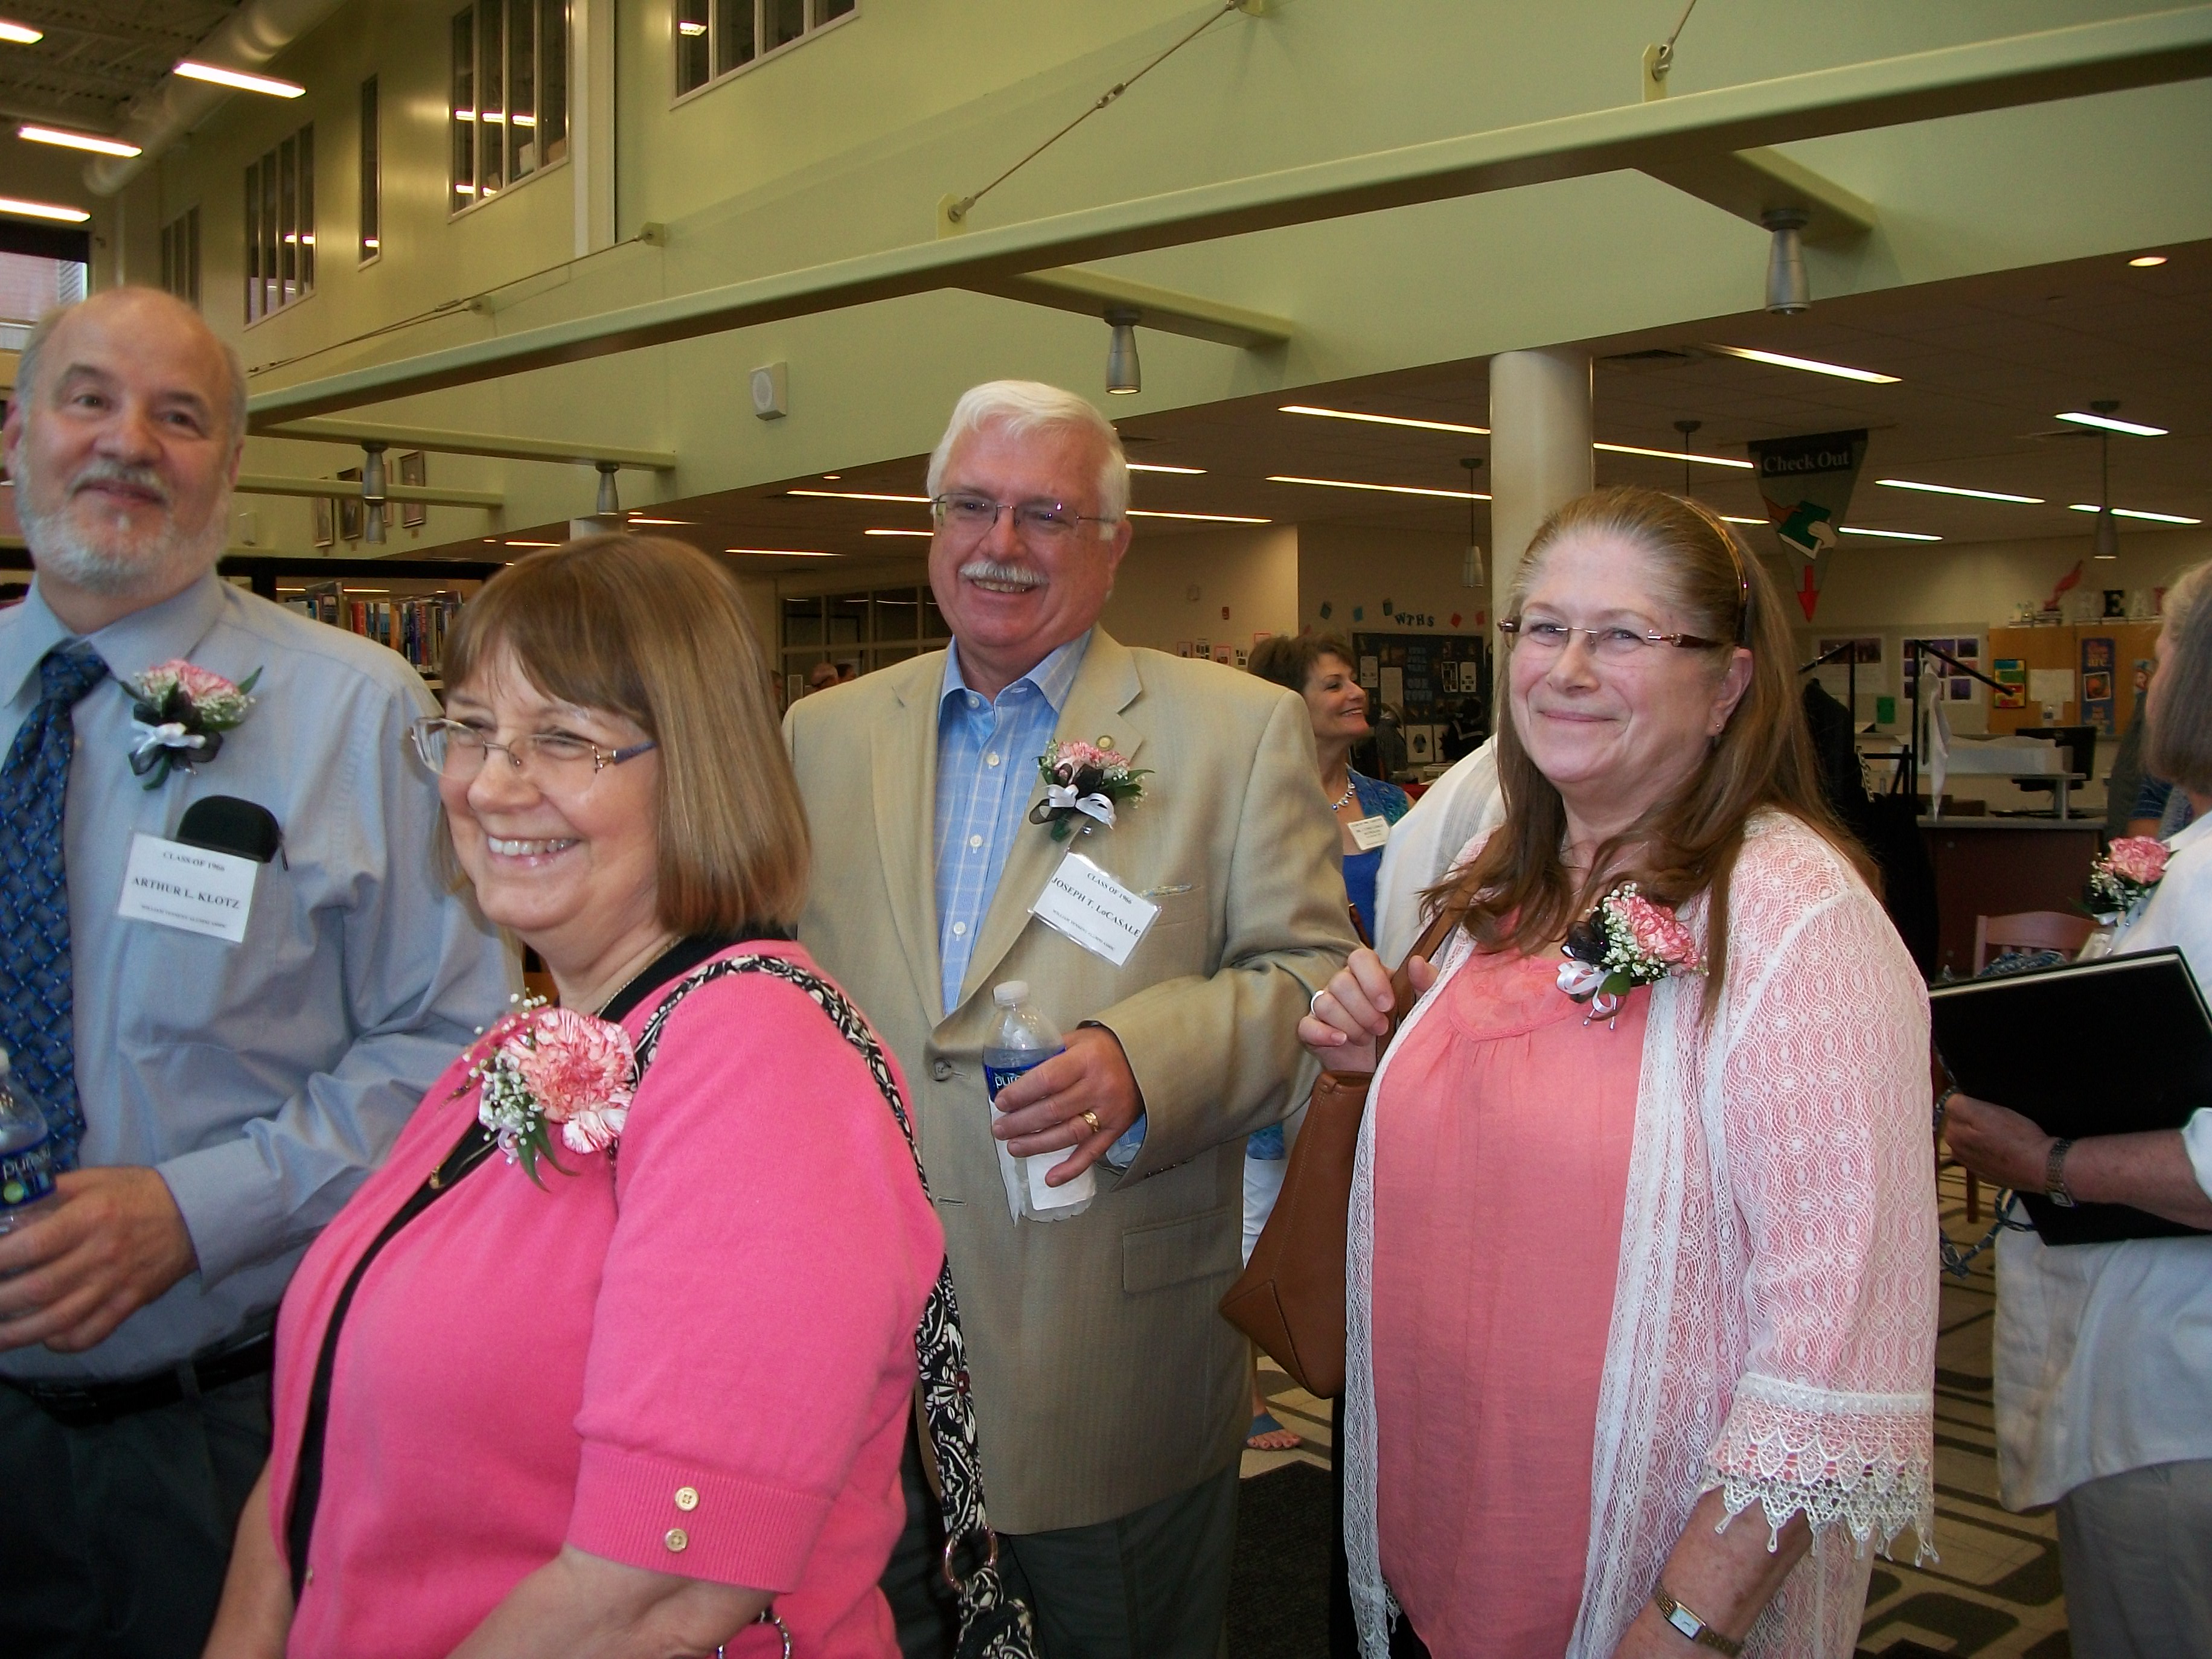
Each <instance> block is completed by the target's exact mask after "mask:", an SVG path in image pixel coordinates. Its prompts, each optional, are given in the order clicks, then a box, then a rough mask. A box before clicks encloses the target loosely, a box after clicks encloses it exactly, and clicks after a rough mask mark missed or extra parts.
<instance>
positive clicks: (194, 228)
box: [161, 202, 200, 311]
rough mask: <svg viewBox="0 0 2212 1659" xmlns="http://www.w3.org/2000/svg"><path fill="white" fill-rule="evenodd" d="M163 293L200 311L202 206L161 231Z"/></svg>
mask: <svg viewBox="0 0 2212 1659" xmlns="http://www.w3.org/2000/svg"><path fill="white" fill-rule="evenodd" d="M161 289H162V292H164V293H165V294H171V295H175V296H176V297H177V298H178V299H179V300H182V301H185V304H187V305H189V306H191V308H192V309H193V310H195V311H197V310H199V309H200V204H198V203H197V202H195V203H193V204H191V206H190V207H188V208H185V209H184V210H182V211H181V212H179V213H178V214H177V215H176V216H174V217H173V218H172V219H170V221H169V222H168V223H167V224H165V225H163V226H162V227H161Z"/></svg>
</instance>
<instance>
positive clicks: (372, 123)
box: [354, 75, 384, 270]
mask: <svg viewBox="0 0 2212 1659" xmlns="http://www.w3.org/2000/svg"><path fill="white" fill-rule="evenodd" d="M355 147H356V150H357V151H358V152H359V155H358V159H359V161H360V163H361V199H360V200H359V202H357V203H356V204H355V205H356V212H355V221H356V222H355V226H354V232H355V240H356V244H357V246H356V248H355V250H354V253H355V258H354V267H355V269H356V270H365V269H366V268H367V267H368V266H370V265H373V264H375V263H376V262H377V261H378V260H379V259H381V258H383V257H384V100H383V90H382V88H380V87H379V86H378V85H377V78H376V76H374V75H372V76H367V77H366V78H365V79H363V80H362V83H361V128H360V131H358V133H356V145H355Z"/></svg>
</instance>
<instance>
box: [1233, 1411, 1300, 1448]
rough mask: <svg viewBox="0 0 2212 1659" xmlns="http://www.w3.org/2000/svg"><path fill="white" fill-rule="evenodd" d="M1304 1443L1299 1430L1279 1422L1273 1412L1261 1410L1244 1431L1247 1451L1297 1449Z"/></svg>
mask: <svg viewBox="0 0 2212 1659" xmlns="http://www.w3.org/2000/svg"><path fill="white" fill-rule="evenodd" d="M1278 1437H1279V1438H1278ZM1304 1444H1305V1442H1304V1441H1303V1440H1301V1439H1299V1438H1298V1436H1297V1431H1295V1430H1292V1429H1286V1428H1285V1427H1284V1426H1283V1425H1281V1424H1280V1423H1278V1422H1277V1421H1276V1420H1275V1415H1274V1413H1273V1412H1261V1413H1260V1414H1259V1415H1258V1416H1257V1417H1255V1418H1254V1419H1252V1426H1251V1427H1250V1428H1249V1429H1247V1430H1245V1431H1244V1449H1246V1450H1247V1451H1296V1450H1297V1449H1298V1448H1299V1447H1300V1446H1302V1445H1304Z"/></svg>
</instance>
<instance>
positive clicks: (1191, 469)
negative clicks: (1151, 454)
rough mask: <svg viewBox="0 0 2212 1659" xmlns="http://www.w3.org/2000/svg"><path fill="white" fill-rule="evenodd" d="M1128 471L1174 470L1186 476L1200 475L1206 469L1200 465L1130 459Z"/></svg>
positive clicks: (1202, 474) (1201, 475) (1195, 476)
mask: <svg viewBox="0 0 2212 1659" xmlns="http://www.w3.org/2000/svg"><path fill="white" fill-rule="evenodd" d="M1129 471H1132V472H1176V473H1180V474H1182V476H1183V477H1186V478H1197V477H1204V476H1205V473H1206V469H1205V468H1204V467H1202V466H1162V465H1159V464H1158V462H1157V461H1131V462H1130V463H1129Z"/></svg>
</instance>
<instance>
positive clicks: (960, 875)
mask: <svg viewBox="0 0 2212 1659" xmlns="http://www.w3.org/2000/svg"><path fill="white" fill-rule="evenodd" d="M1090 646H1091V634H1090V631H1089V630H1088V629H1085V631H1084V632H1083V633H1082V634H1079V635H1077V636H1076V637H1075V638H1074V639H1072V640H1070V641H1068V642H1067V643H1066V645H1063V646H1061V647H1060V648H1059V649H1058V650H1056V651H1054V652H1053V653H1051V654H1050V655H1049V656H1048V657H1046V658H1045V659H1044V660H1043V661H1042V662H1040V663H1039V664H1038V665H1036V667H1035V668H1032V669H1031V670H1030V671H1029V672H1028V673H1026V674H1024V675H1023V676H1022V677H1021V678H1019V679H1018V680H1016V681H1015V682H1014V683H1013V684H1012V685H1009V686H1008V687H1006V690H1003V691H1001V692H1000V693H999V695H998V696H996V697H986V696H983V694H982V693H981V692H980V691H976V690H972V689H971V688H970V687H969V684H968V682H967V680H966V678H963V675H962V674H961V672H960V647H959V644H958V642H957V641H955V642H954V643H953V644H952V645H951V647H948V648H947V649H946V651H945V683H944V690H942V691H941V692H940V693H939V697H938V705H937V864H936V877H937V953H938V960H939V963H940V965H941V968H942V975H943V986H942V994H943V996H944V999H945V1012H946V1013H948V1014H950V1013H951V1012H952V1011H953V1010H954V1009H955V1008H957V1007H958V1006H960V987H961V986H962V984H963V982H964V981H966V980H967V977H968V963H969V958H970V957H972V956H973V955H974V954H975V933H976V930H977V929H978V928H980V927H981V926H982V925H983V918H984V917H985V916H986V915H988V914H989V912H990V908H991V900H992V897H993V896H994V895H995V894H996V893H997V892H998V890H999V878H1000V874H1001V873H1003V872H1004V871H1005V870H1006V854H1007V851H1008V849H1010V848H1012V846H1013V844H1014V837H1015V836H1018V835H1020V834H1022V833H1023V832H1024V829H1027V830H1028V831H1029V832H1030V833H1031V834H1035V835H1040V836H1041V835H1043V834H1045V833H1046V831H1045V830H1044V829H1042V827H1040V826H1037V825H1035V824H1031V823H1030V822H1029V806H1030V795H1031V794H1032V793H1034V792H1035V789H1036V782H1037V764H1036V763H1037V757H1039V756H1040V755H1042V754H1043V753H1044V748H1045V745H1046V744H1048V743H1050V742H1051V741H1052V739H1053V738H1054V729H1053V728H1054V726H1055V725H1057V723H1058V722H1059V720H1060V710H1061V709H1063V708H1066V707H1067V696H1068V693H1069V692H1070V691H1072V690H1073V689H1074V687H1075V677H1076V676H1077V675H1078V674H1079V673H1080V672H1081V671H1082V669H1083V658H1084V653H1085V652H1086V651H1087V650H1089V648H1090ZM1144 1143H1145V1120H1144V1118H1143V1116H1142V1115H1139V1117H1138V1119H1137V1121H1136V1122H1135V1123H1134V1124H1133V1125H1132V1126H1131V1127H1130V1129H1129V1131H1128V1133H1127V1134H1125V1135H1123V1136H1122V1137H1121V1139H1119V1140H1117V1141H1115V1143H1114V1146H1113V1149H1112V1150H1111V1151H1110V1152H1108V1153H1107V1155H1106V1156H1107V1161H1108V1162H1109V1164H1114V1165H1115V1166H1116V1167H1117V1168H1120V1167H1126V1166H1127V1164H1128V1163H1129V1161H1130V1160H1131V1159H1132V1158H1135V1156H1136V1154H1137V1148H1138V1147H1139V1146H1143V1145H1144Z"/></svg>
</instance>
